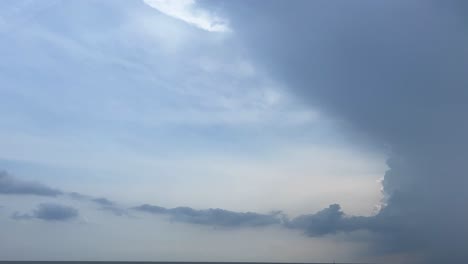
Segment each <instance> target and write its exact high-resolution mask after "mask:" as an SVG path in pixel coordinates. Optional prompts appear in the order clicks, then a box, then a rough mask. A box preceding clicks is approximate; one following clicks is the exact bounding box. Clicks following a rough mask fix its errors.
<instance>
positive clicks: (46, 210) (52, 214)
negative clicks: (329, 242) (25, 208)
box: [12, 203, 79, 221]
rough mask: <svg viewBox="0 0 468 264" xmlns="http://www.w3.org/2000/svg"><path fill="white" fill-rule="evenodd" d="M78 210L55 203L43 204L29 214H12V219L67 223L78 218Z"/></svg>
mask: <svg viewBox="0 0 468 264" xmlns="http://www.w3.org/2000/svg"><path fill="white" fill-rule="evenodd" d="M78 215H79V214H78V210H77V209H75V208H73V207H70V206H65V205H60V204H55V203H43V204H40V205H39V206H38V208H37V209H35V210H34V211H33V212H32V213H31V214H20V213H14V214H13V215H12V218H13V219H16V220H23V219H41V220H45V221H68V220H71V219H74V218H76V217H78Z"/></svg>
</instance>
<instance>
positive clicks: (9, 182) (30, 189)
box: [0, 171, 63, 196]
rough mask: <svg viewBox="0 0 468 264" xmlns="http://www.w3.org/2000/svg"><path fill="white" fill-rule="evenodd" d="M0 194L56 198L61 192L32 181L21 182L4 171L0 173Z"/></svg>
mask: <svg viewBox="0 0 468 264" xmlns="http://www.w3.org/2000/svg"><path fill="white" fill-rule="evenodd" d="M0 194H16V195H39V196H57V195H61V194H63V192H62V191H60V190H58V189H54V188H51V187H48V186H46V185H44V184H41V183H38V182H32V181H23V180H21V179H18V178H16V177H14V176H12V175H10V174H8V173H7V172H6V171H0Z"/></svg>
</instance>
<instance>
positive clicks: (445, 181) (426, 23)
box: [224, 0, 468, 263]
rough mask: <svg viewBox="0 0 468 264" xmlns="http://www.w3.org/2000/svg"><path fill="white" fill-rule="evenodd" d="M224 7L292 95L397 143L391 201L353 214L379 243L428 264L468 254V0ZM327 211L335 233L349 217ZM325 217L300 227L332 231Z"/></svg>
mask: <svg viewBox="0 0 468 264" xmlns="http://www.w3.org/2000/svg"><path fill="white" fill-rule="evenodd" d="M224 5H225V10H226V12H227V13H229V14H228V15H229V19H230V21H231V24H232V27H233V30H234V31H235V32H236V34H238V36H240V37H241V38H243V40H244V42H245V43H246V44H247V45H248V46H249V47H250V50H251V54H252V56H255V57H256V58H257V59H258V61H259V62H260V63H262V64H263V65H264V67H265V68H267V69H268V70H269V71H270V72H272V73H273V74H275V75H276V76H278V78H280V79H281V80H282V81H284V82H285V83H286V84H287V85H289V87H290V88H291V90H292V91H293V92H294V93H296V94H297V95H298V96H301V97H302V98H304V100H306V101H308V102H310V103H311V104H312V105H314V106H315V107H319V108H320V109H322V111H323V112H326V113H328V114H330V115H332V116H334V117H336V118H338V119H340V120H342V121H343V122H342V123H344V124H345V128H352V129H353V130H354V131H359V132H362V133H365V134H367V135H368V136H369V137H370V138H371V139H372V140H373V141H374V142H377V143H378V144H381V145H382V146H388V147H390V149H391V153H390V158H389V160H388V166H389V168H390V169H389V170H388V171H387V173H386V175H385V179H384V182H383V185H384V191H385V195H386V199H385V201H384V202H385V204H386V207H384V208H383V209H382V210H381V211H380V213H379V214H378V215H377V216H376V217H374V218H360V219H359V218H355V219H354V220H359V221H356V223H353V225H360V226H361V227H362V228H366V229H369V230H372V231H373V232H375V233H376V236H378V237H379V239H377V243H374V244H375V245H376V250H379V251H378V252H379V253H382V252H387V253H396V254H415V255H420V256H422V257H423V261H425V262H439V263H441V262H445V263H448V262H457V261H458V262H460V261H466V259H468V251H467V250H466V248H467V246H468V244H467V242H466V238H467V237H468V225H467V224H466V223H468V210H467V209H466V208H468V207H467V206H468V194H467V192H466V188H467V187H468V177H467V174H468V172H467V166H466V164H467V162H468V140H467V135H468V118H467V116H466V115H467V113H468V75H467V74H466V73H467V70H468V48H467V47H468V27H467V22H468V21H467V19H466V17H468V5H467V4H466V3H465V2H464V1H373V0H370V1H359V2H355V1H294V2H290V1H269V2H256V3H252V2H240V1H234V2H231V1H227V2H224ZM321 217H322V218H323V219H329V220H330V221H331V222H328V221H323V225H324V226H327V225H330V226H329V230H330V232H332V231H333V227H334V226H335V225H334V224H333V223H340V222H341V220H340V219H341V218H340V215H339V213H338V212H337V211H336V209H333V208H328V209H325V210H324V211H323V215H322V216H321ZM322 218H315V217H306V216H305V217H304V218H301V219H297V220H296V221H295V222H294V221H293V222H292V223H291V225H292V226H300V227H303V228H306V229H307V230H308V231H307V232H308V233H309V234H319V233H320V232H322V230H318V231H317V230H315V229H314V228H312V229H310V228H308V225H309V223H312V222H314V223H321V221H322ZM336 226H337V227H338V226H340V225H336ZM355 227H356V226H355ZM355 227H353V228H350V229H354V228H355ZM347 228H349V227H346V228H344V229H347ZM376 252H377V251H376Z"/></svg>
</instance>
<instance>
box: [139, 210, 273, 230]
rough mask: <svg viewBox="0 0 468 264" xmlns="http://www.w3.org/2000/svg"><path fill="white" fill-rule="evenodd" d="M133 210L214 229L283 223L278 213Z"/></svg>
mask: <svg viewBox="0 0 468 264" xmlns="http://www.w3.org/2000/svg"><path fill="white" fill-rule="evenodd" d="M133 209H135V210H139V211H143V212H147V213H152V214H163V215H169V216H170V217H171V220H173V221H177V222H184V223H190V224H197V225H207V226H214V227H260V226H267V225H273V224H279V223H281V219H280V218H279V217H278V216H279V214H278V213H272V214H258V213H252V212H233V211H228V210H224V209H206V210H196V209H193V208H190V207H176V208H171V209H167V208H164V207H160V206H155V205H148V204H143V205H141V206H138V207H134V208H133Z"/></svg>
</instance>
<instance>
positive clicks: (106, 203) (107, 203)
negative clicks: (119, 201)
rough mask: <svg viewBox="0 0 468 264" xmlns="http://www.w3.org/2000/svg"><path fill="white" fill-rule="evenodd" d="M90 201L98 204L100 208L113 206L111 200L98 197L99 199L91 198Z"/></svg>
mask: <svg viewBox="0 0 468 264" xmlns="http://www.w3.org/2000/svg"><path fill="white" fill-rule="evenodd" d="M91 201H93V202H95V203H97V204H100V205H102V206H113V205H115V203H114V202H112V201H111V200H109V199H107V198H103V197H100V198H93V199H91Z"/></svg>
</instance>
